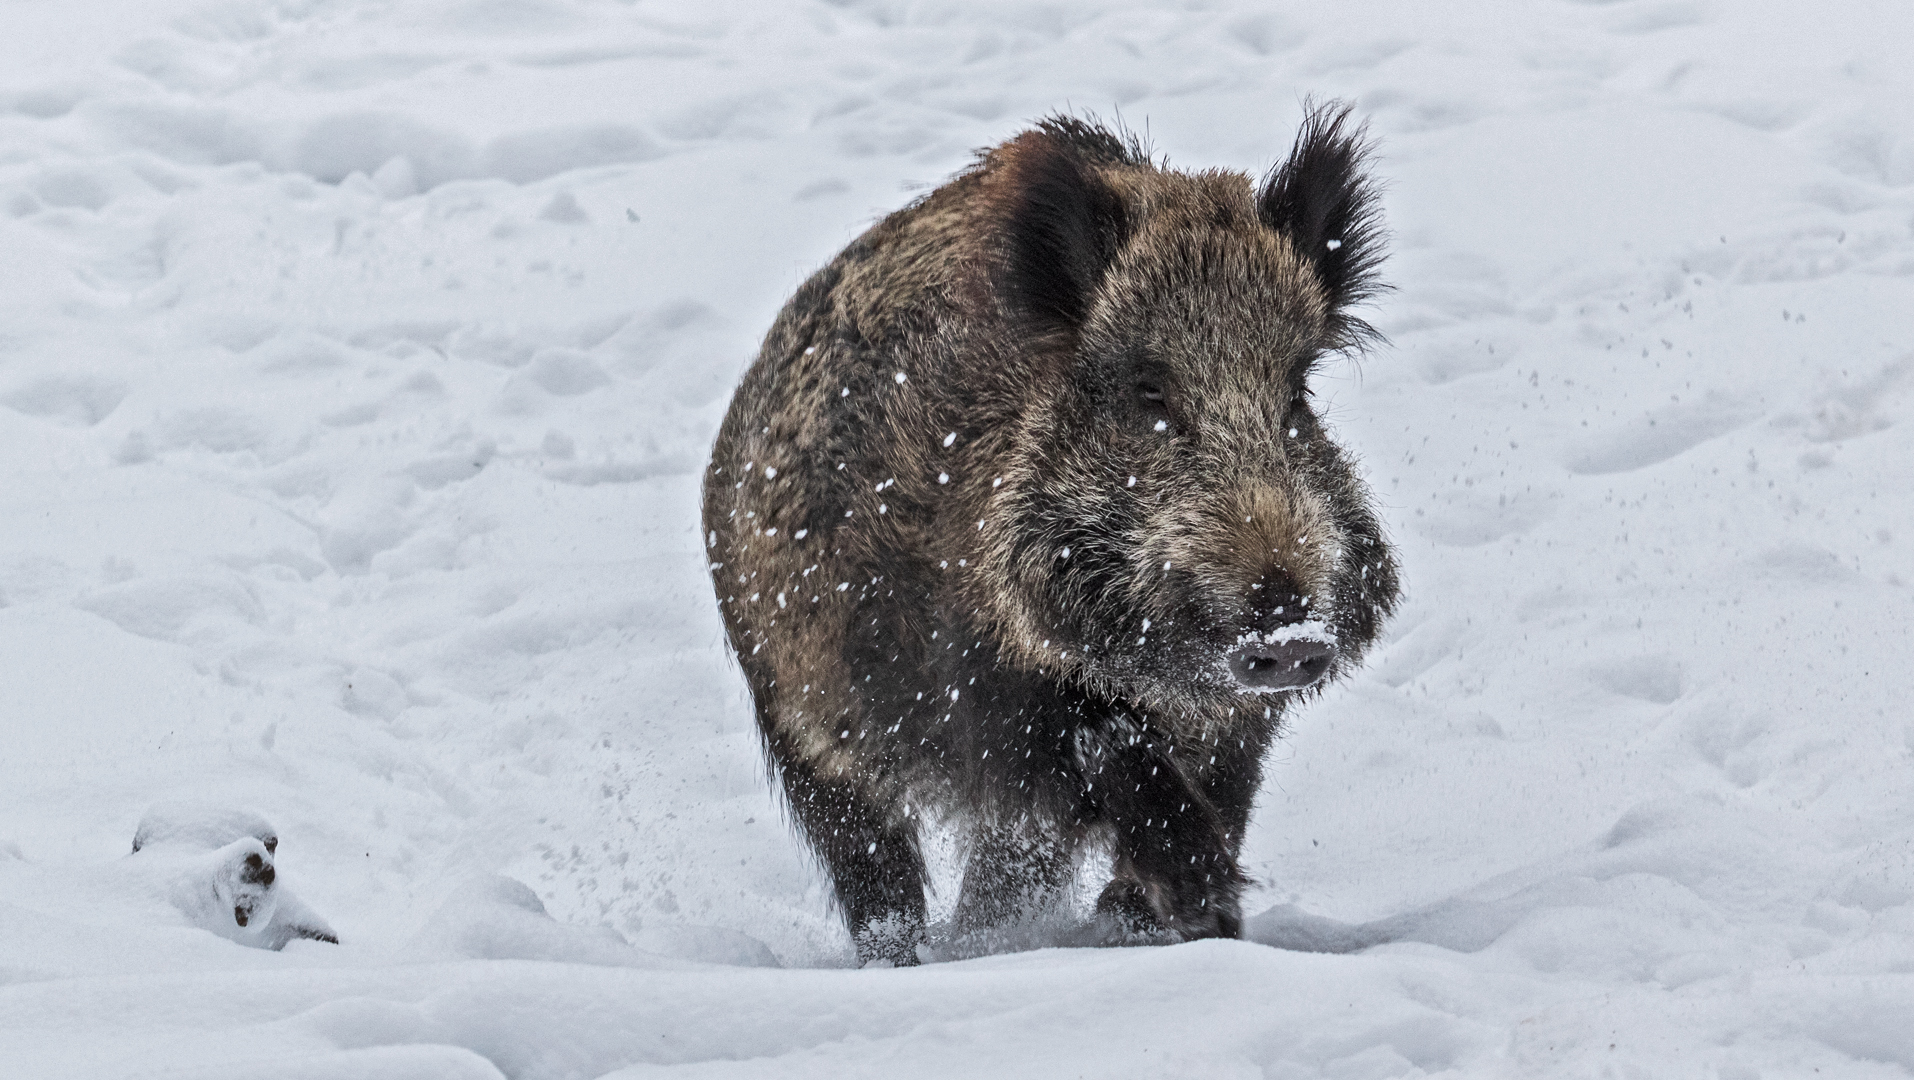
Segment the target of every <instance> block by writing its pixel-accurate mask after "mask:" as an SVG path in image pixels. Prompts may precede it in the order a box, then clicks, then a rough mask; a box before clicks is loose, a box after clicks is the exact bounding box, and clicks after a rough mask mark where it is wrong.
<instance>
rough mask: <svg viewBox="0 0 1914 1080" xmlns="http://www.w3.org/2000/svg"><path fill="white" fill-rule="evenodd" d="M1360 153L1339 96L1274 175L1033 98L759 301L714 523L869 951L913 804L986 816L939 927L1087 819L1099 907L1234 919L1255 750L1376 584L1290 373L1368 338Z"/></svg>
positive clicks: (1163, 923)
mask: <svg viewBox="0 0 1914 1080" xmlns="http://www.w3.org/2000/svg"><path fill="white" fill-rule="evenodd" d="M1363 165H1364V149H1363V146H1362V143H1361V139H1360V132H1358V131H1351V130H1349V128H1348V125H1347V111H1346V110H1342V109H1319V110H1314V111H1312V112H1311V114H1310V116H1309V117H1308V119H1307V120H1306V121H1305V124H1304V128H1303V130H1302V132H1301V133H1300V134H1299V136H1298V138H1297V141H1296V146H1295V148H1294V149H1293V150H1292V152H1291V155H1290V157H1289V159H1288V161H1287V162H1286V163H1285V164H1283V165H1282V166H1279V167H1278V168H1277V169H1276V170H1274V171H1272V173H1271V175H1270V176H1269V177H1268V178H1267V179H1266V180H1265V182H1264V183H1263V184H1262V185H1261V186H1260V187H1258V186H1257V185H1254V184H1253V183H1252V181H1251V179H1250V178H1249V177H1247V176H1245V175H1243V174H1241V173H1232V172H1221V171H1212V172H1199V173H1182V172H1171V171H1167V170H1164V169H1160V168H1158V167H1156V166H1155V165H1153V164H1152V163H1151V162H1150V161H1149V159H1148V157H1147V156H1146V155H1145V154H1144V152H1143V151H1142V150H1141V148H1140V147H1139V146H1138V145H1137V144H1136V143H1135V142H1134V140H1128V139H1125V138H1123V137H1120V136H1119V135H1117V134H1114V133H1112V132H1109V131H1107V130H1105V129H1103V128H1100V127H1097V126H1095V125H1092V124H1088V123H1084V122H1082V121H1078V120H1074V119H1069V118H1053V119H1050V120H1046V121H1044V122H1043V123H1042V124H1040V125H1038V126H1037V127H1036V128H1035V129H1033V130H1030V131H1027V132H1024V133H1023V134H1021V135H1019V136H1017V137H1016V138H1015V139H1012V140H1011V141H1009V142H1007V143H1004V144H1003V145H1001V146H998V147H996V148H994V149H992V150H989V151H987V152H985V153H983V154H982V155H980V157H979V159H978V161H977V163H976V164H975V165H974V166H973V167H971V168H970V169H968V170H967V171H965V172H964V173H962V174H960V175H959V176H958V177H956V178H955V179H954V180H952V181H951V182H950V183H948V184H946V185H945V186H943V187H941V188H939V189H937V190H936V191H934V192H932V193H931V194H930V195H928V196H926V197H925V198H924V199H922V200H920V201H919V202H917V203H915V204H913V205H911V206H909V207H907V208H905V209H903V210H900V211H898V212H897V213H895V214H892V215H890V216H889V217H887V218H885V219H884V220H883V221H881V222H879V223H878V224H877V225H875V226H874V227H872V228H871V229H870V230H869V231H868V232H866V233H865V234H864V235H863V236H861V237H859V238H858V239H857V240H856V241H855V242H853V243H852V244H851V245H850V246H849V247H848V248H846V249H845V250H844V252H843V253H841V254H840V255H839V256H838V257H837V258H836V259H835V260H833V261H832V262H831V264H830V265H828V266H826V267H825V268H824V269H823V270H820V271H819V272H818V273H817V274H816V275H814V276H813V277H812V278H811V279H810V280H809V281H807V282H805V284H804V285H803V286H802V287H801V288H800V289H799V290H798V292H797V294H796V296H794V297H793V298H792V300H791V302H790V303H789V304H788V305H787V306H786V307H785V309H784V311H783V312H782V313H781V314H780V315H779V316H778V319H777V322H776V323H775V324H774V325H773V326H772V328H771V331H770V333H769V334H768V335H767V336H766V338H765V342H764V347H763V351H762V353H761V355H760V356H759V359H758V361H757V363H756V364H755V365H754V366H753V367H752V369H751V370H750V372H749V373H748V374H747V375H746V376H745V379H744V382H743V384H742V385H741V386H740V387H739V388H738V391H737V396H736V397H735V399H734V400H733V401H732V404H731V410H730V413H729V414H728V415H727V416H726V418H725V422H724V425H723V428H722V430H721V431H720V433H719V436H718V441H717V446H716V449H715V450H714V451H713V454H712V461H711V468H710V471H709V473H708V474H707V476H706V480H705V501H704V525H705V529H706V534H707V541H708V547H709V550H710V556H711V570H712V577H713V580H714V581H715V583H716V585H717V593H718V600H719V603H720V606H721V609H722V612H723V615H724V620H725V625H726V628H727V630H728V632H729V635H730V641H731V645H732V647H733V648H734V649H735V650H736V652H737V655H738V659H739V662H740V664H741V665H742V666H743V668H744V672H745V676H746V678H747V679H748V681H749V683H750V687H751V693H752V697H753V699H754V701H755V703H756V707H757V714H758V720H759V724H760V730H761V731H762V733H763V736H764V739H765V743H766V746H767V748H768V751H769V754H770V759H771V762H772V766H773V769H774V771H775V773H776V775H777V776H778V777H779V778H780V780H781V781H782V783H783V786H784V790H785V794H786V796H787V797H788V798H789V800H790V802H791V807H792V810H793V814H794V817H795V819H796V821H797V823H798V825H799V827H800V829H801V830H802V831H803V833H804V834H805V836H806V838H807V839H808V840H809V842H810V844H811V845H812V847H813V849H814V850H815V851H816V852H817V854H818V855H819V857H820V858H821V859H822V861H823V862H824V864H825V866H826V867H827V869H828V870H829V871H830V873H831V875H832V878H833V882H834V884H835V886H836V890H837V896H838V899H839V901H840V902H841V903H842V905H843V907H844V910H845V915H846V918H847V920H848V922H849V924H850V927H851V930H852V933H853V935H854V937H855V938H856V940H857V945H858V952H859V956H860V958H862V959H864V960H866V961H869V960H889V961H892V962H897V963H910V962H914V961H915V959H916V955H917V954H916V945H917V944H918V943H919V942H920V941H921V940H922V936H923V932H924V927H923V924H924V867H923V860H922V857H921V855H920V852H919V848H918V839H917V831H918V822H919V821H920V820H921V819H922V815H923V813H924V812H926V811H935V812H937V813H940V814H941V813H947V812H956V813H958V814H961V815H962V816H963V817H964V818H966V819H967V820H968V821H969V823H970V825H971V827H972V829H973V832H974V839H973V842H972V844H971V849H970V850H971V855H970V860H969V863H968V865H967V868H966V871H965V879H964V885H963V888H962V892H961V895H960V897H959V901H958V908H957V924H958V928H959V929H960V930H964V931H981V930H985V929H988V928H990V927H993V926H998V925H1002V924H1004V923H1006V922H1008V921H1010V920H1013V919H1015V918H1016V917H1018V915H1019V914H1020V913H1021V912H1023V911H1025V910H1027V909H1028V908H1029V907H1030V906H1031V905H1032V904H1033V903H1038V902H1041V901H1042V900H1044V899H1045V898H1046V897H1048V896H1053V895H1055V894H1056V893H1057V892H1058V891H1059V890H1061V889H1062V888H1063V887H1064V886H1065V885H1066V884H1067V883H1068V881H1069V880H1070V877H1071V874H1072V869H1071V866H1072V859H1073V857H1074V855H1075V853H1076V851H1077V850H1078V848H1079V846H1080V845H1081V844H1082V843H1083V842H1084V841H1086V840H1087V839H1091V838H1097V837H1102V838H1107V839H1108V841H1109V842H1110V843H1111V845H1112V848H1113V851H1114V857H1115V866H1116V874H1115V880H1114V881H1112V882H1111V883H1110V885H1109V887H1108V888H1106V889H1105V890H1104V893H1103V897H1102V900H1101V902H1100V904H1099V909H1100V910H1101V911H1102V912H1104V913H1105V916H1106V921H1107V922H1108V923H1109V925H1111V926H1113V927H1115V928H1116V929H1117V930H1119V931H1121V932H1123V933H1125V934H1129V935H1141V936H1144V937H1151V938H1157V939H1181V938H1194V937H1205V936H1218V935H1221V936H1233V935H1235V934H1236V933H1237V932H1238V929H1239V923H1240V915H1239V912H1238V900H1237V897H1238V894H1239V892H1240V889H1241V886H1242V884H1243V882H1244V880H1245V879H1244V877H1243V875H1242V873H1241V871H1240V870H1239V869H1238V867H1237V863H1236V854H1237V851H1238V849H1239V847H1240V845H1241V842H1242V837H1243V830H1244V827H1245V826H1246V824H1247V823H1248V817H1249V810H1250V806H1251V803H1252V801H1253V799H1254V797H1255V793H1256V790H1257V787H1258V784H1259V783H1260V780H1261V770H1262V758H1263V753H1264V750H1265V748H1266V747H1267V745H1268V743H1269V740H1270V739H1271V738H1272V736H1273V735H1274V734H1275V732H1276V730H1277V728H1278V726H1279V724H1280V722H1281V717H1282V714H1283V712H1284V710H1285V709H1286V708H1287V707H1288V706H1289V705H1290V704H1291V703H1293V702H1294V701H1295V700H1297V699H1298V698H1299V697H1302V696H1304V695H1305V694H1307V693H1309V692H1312V691H1313V689H1314V688H1316V687H1320V686H1321V685H1322V684H1323V683H1324V682H1326V681H1328V679H1330V678H1333V677H1335V676H1337V675H1339V674H1342V673H1343V672H1345V671H1347V670H1348V669H1349V668H1350V667H1351V666H1352V665H1354V664H1355V663H1356V662H1357V661H1358V659H1359V658H1360V655H1361V653H1362V651H1363V650H1364V648H1365V647H1366V646H1367V645H1368V643H1369V642H1370V641H1371V640H1373V638H1374V637H1375V634H1376V632H1377V629H1378V626H1379V624H1380V622H1381V620H1382V618H1383V617H1384V616H1385V615H1386V614H1387V613H1388V611H1389V610H1390V608H1391V606H1392V605H1393V603H1394V601H1395V597H1396V576H1395V564H1394V561H1393V558H1392V557H1391V554H1390V552H1389V549H1388V547H1387V545H1386V543H1385V542H1384V540H1383V536H1382V532H1381V529H1380V526H1379V525H1378V523H1377V521H1376V519H1375V516H1374V514H1373V512H1372V510H1371V507H1370V499H1369V496H1368V493H1367V490H1366V489H1365V488H1364V486H1363V484H1362V482H1361V481H1360V479H1359V478H1358V477H1357V475H1356V473H1355V470H1354V468H1353V467H1352V465H1351V463H1350V461H1349V459H1348V457H1347V456H1346V455H1345V454H1344V452H1343V451H1342V450H1341V449H1340V448H1339V447H1338V446H1337V445H1336V444H1335V443H1333V442H1331V441H1330V440H1329V439H1328V437H1327V436H1326V435H1325V433H1324V431H1323V429H1322V428H1321V426H1320V424H1319V422H1318V420H1317V417H1316V416H1315V414H1314V412H1313V411H1312V409H1311V408H1310V404H1309V400H1308V385H1307V377H1308V374H1309V372H1310V370H1311V368H1312V366H1313V365H1314V364H1315V363H1316V362H1317V361H1318V359H1319V357H1321V356H1323V355H1324V354H1326V353H1330V352H1334V351H1336V350H1341V349H1346V348H1349V347H1351V346H1356V345H1360V344H1362V343H1363V341H1364V340H1365V338H1366V337H1368V336H1369V334H1370V331H1369V328H1368V327H1367V326H1366V325H1365V324H1364V323H1362V322H1361V321H1360V320H1359V319H1357V318H1355V317H1354V316H1353V315H1352V314H1350V312H1349V307H1350V305H1351V304H1353V303H1356V302H1358V301H1360V300H1362V299H1364V298H1366V297H1368V296H1369V295H1370V294H1371V293H1372V292H1374V291H1375V289H1376V288H1377V286H1376V285H1375V283H1374V280H1373V272H1374V268H1375V266H1376V263H1377V262H1378V261H1379V259H1380V254H1381V253H1380V239H1379V236H1378V235H1377V228H1376V222H1375V215H1374V210H1373V197H1372V192H1371V188H1370V186H1369V183H1368V181H1367V179H1366V178H1365V176H1364V175H1363V171H1362V169H1363ZM1305 620H1306V621H1305ZM1305 667H1306V668H1307V669H1308V670H1307V672H1306V673H1304V668H1305ZM1278 668H1280V671H1281V673H1280V674H1271V672H1272V671H1276V670H1277V669H1278ZM1244 672H1248V674H1243V673H1244ZM1259 672H1260V674H1258V673H1259ZM1259 679H1260V680H1264V682H1263V683H1258V682H1257V681H1256V680H1259ZM1272 679H1274V680H1277V681H1283V680H1287V681H1288V683H1293V684H1294V685H1287V684H1285V685H1280V686H1272V685H1267V684H1266V683H1267V681H1268V680H1272Z"/></svg>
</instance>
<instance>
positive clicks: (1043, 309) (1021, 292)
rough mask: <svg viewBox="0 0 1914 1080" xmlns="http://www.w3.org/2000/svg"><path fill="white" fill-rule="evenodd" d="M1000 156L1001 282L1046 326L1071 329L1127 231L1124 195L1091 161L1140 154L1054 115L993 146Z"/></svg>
mask: <svg viewBox="0 0 1914 1080" xmlns="http://www.w3.org/2000/svg"><path fill="white" fill-rule="evenodd" d="M997 153H998V154H1000V155H1002V156H1003V159H1004V160H1005V161H1006V165H1007V168H1006V175H1005V177H1004V180H1005V188H1004V189H1003V191H1004V194H1003V196H1002V197H1003V199H1004V203H1003V205H1004V208H1005V218H1004V237H1003V240H1004V247H1003V256H1002V257H1003V279H1002V280H1003V287H1004V291H1005V292H1006V293H1007V294H1008V297H1009V299H1010V300H1011V302H1012V303H1013V304H1014V305H1015V306H1016V307H1018V308H1019V309H1021V310H1022V311H1024V312H1026V313H1027V314H1029V315H1030V316H1031V317H1033V318H1035V319H1036V320H1038V321H1039V322H1040V323H1044V324H1048V325H1047V328H1050V329H1061V330H1073V329H1075V328H1076V327H1078V326H1080V325H1082V323H1083V320H1084V317H1085V316H1086V315H1087V314H1088V313H1089V309H1090V298H1091V296H1092V295H1093V294H1094V293H1095V291H1096V288H1097V284H1098V283H1099V282H1101V281H1102V280H1103V273H1104V271H1105V270H1106V269H1108V268H1109V265H1110V261H1111V260H1112V259H1114V258H1115V257H1116V253H1117V249H1118V248H1119V247H1121V246H1122V243H1123V237H1124V234H1125V232H1126V228H1125V224H1124V211H1123V200H1122V198H1121V197H1120V196H1118V195H1117V193H1116V192H1115V191H1113V190H1111V189H1110V187H1109V186H1108V185H1107V184H1105V183H1104V182H1103V181H1102V180H1101V179H1100V178H1099V177H1098V176H1097V174H1096V170H1095V166H1098V165H1115V164H1121V163H1130V162H1134V161H1135V160H1136V158H1137V157H1138V156H1140V155H1141V154H1142V150H1141V148H1140V147H1139V146H1138V144H1137V142H1136V140H1135V139H1130V140H1128V141H1127V142H1126V141H1125V140H1124V139H1122V138H1121V137H1120V136H1118V135H1116V134H1113V133H1111V132H1110V131H1108V130H1107V129H1105V128H1102V127H1100V126H1097V125H1095V124H1092V123H1086V122H1085V121H1082V120H1078V119H1075V118H1073V117H1063V116H1054V117H1050V118H1049V119H1046V120H1044V121H1043V122H1042V123H1041V124H1039V125H1038V127H1037V128H1036V130H1034V131H1026V132H1024V133H1023V134H1022V135H1019V136H1017V137H1016V138H1015V139H1012V140H1011V141H1010V142H1009V143H1007V144H1005V146H1004V147H1003V148H1002V149H1000V150H999V151H997Z"/></svg>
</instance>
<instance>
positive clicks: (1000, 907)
mask: <svg viewBox="0 0 1914 1080" xmlns="http://www.w3.org/2000/svg"><path fill="white" fill-rule="evenodd" d="M1070 875H1071V853H1070V850H1069V847H1068V846H1067V845H1066V843H1065V842H1064V841H1063V839H1062V838H1060V837H1057V836H1053V835H1050V834H1049V833H1048V832H1046V831H1044V830H1041V829H1038V828H1036V827H1034V826H1024V827H1021V828H1019V827H1017V826H1014V825H990V826H984V827H982V828H980V829H978V831H977V835H976V836H975V837H974V838H973V839H972V841H971V848H970V858H969V859H968V860H966V861H965V863H964V884H963V888H962V889H961V890H959V891H958V894H957V912H956V916H955V918H954V920H953V921H954V922H955V928H956V930H957V932H958V933H960V934H972V933H977V932H980V931H985V930H989V929H991V928H992V927H998V926H1003V925H1006V924H1008V923H1013V922H1015V921H1017V920H1018V919H1019V918H1022V917H1024V916H1026V915H1029V914H1031V913H1032V912H1034V911H1036V910H1038V909H1040V908H1041V907H1042V906H1043V905H1044V904H1046V903H1049V902H1050V901H1052V900H1054V899H1055V898H1056V897H1057V896H1059V895H1061V894H1062V892H1063V890H1064V888H1065V887H1066V886H1068V885H1069V884H1070Z"/></svg>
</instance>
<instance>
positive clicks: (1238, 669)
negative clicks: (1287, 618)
mask: <svg viewBox="0 0 1914 1080" xmlns="http://www.w3.org/2000/svg"><path fill="white" fill-rule="evenodd" d="M1334 642H1335V638H1334V637H1333V635H1331V633H1330V632H1329V628H1328V627H1327V626H1325V625H1323V624H1321V623H1318V622H1315V621H1314V620H1311V621H1309V622H1302V623H1297V624H1295V625H1292V626H1285V627H1283V628H1282V629H1280V630H1277V631H1274V632H1272V633H1269V634H1258V635H1249V636H1245V637H1240V638H1238V639H1237V643H1236V648H1234V649H1231V650H1230V651H1229V653H1228V654H1227V655H1226V656H1225V657H1224V660H1225V663H1226V664H1227V666H1228V667H1229V673H1230V675H1231V676H1232V677H1233V678H1234V679H1235V680H1236V682H1237V684H1238V685H1240V686H1242V687H1243V688H1244V689H1246V690H1255V691H1263V692H1273V691H1280V690H1302V689H1305V688H1307V687H1310V686H1314V685H1315V684H1316V683H1318V682H1320V681H1321V680H1322V677H1323V676H1324V675H1326V674H1328V672H1329V665H1330V663H1331V662H1332V661H1333V660H1335V658H1336V646H1335V644H1334Z"/></svg>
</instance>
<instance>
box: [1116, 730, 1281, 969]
mask: <svg viewBox="0 0 1914 1080" xmlns="http://www.w3.org/2000/svg"><path fill="white" fill-rule="evenodd" d="M1133 738H1134V741H1133V742H1132V741H1131V740H1130V739H1125V738H1123V737H1120V736H1119V737H1118V738H1115V739H1113V740H1111V744H1110V745H1108V746H1107V748H1106V751H1105V754H1104V756H1103V760H1102V762H1101V764H1102V768H1101V769H1100V770H1098V772H1097V774H1096V775H1094V776H1093V777H1092V786H1091V792H1090V794H1091V797H1092V798H1093V799H1094V801H1095V810H1096V814H1097V817H1098V818H1099V819H1101V820H1102V821H1103V822H1104V823H1105V824H1106V825H1108V826H1109V827H1110V828H1111V829H1112V830H1113V833H1114V837H1115V841H1116V845H1115V846H1116V852H1115V854H1116V875H1115V878H1114V880H1112V881H1111V882H1110V884H1109V886H1108V887H1107V888H1105V889H1104V890H1103V894H1102V896H1100V897H1099V898H1098V899H1097V911H1098V913H1099V914H1101V915H1103V916H1105V917H1106V918H1111V919H1114V920H1115V922H1116V923H1117V926H1118V928H1119V930H1120V931H1122V933H1123V934H1124V935H1125V936H1126V937H1144V938H1149V937H1159V936H1161V935H1163V934H1166V933H1167V934H1171V935H1174V936H1175V937H1176V938H1179V939H1181V940H1184V941H1188V940H1191V939H1194V938H1206V937H1236V936H1238V935H1239V934H1240V933H1241V931H1242V914H1241V911H1240V910H1239V894H1240V893H1241V892H1242V887H1243V883H1244V878H1243V875H1242V871H1241V870H1239V869H1238V868H1237V866H1236V859H1235V856H1234V855H1233V854H1232V851H1233V848H1234V847H1235V845H1234V844H1233V843H1231V841H1230V838H1226V837H1225V835H1224V834H1225V833H1227V832H1230V831H1231V830H1230V828H1229V826H1228V825H1227V824H1226V821H1225V816H1224V815H1222V814H1219V813H1218V812H1217V808H1216V806H1215V805H1214V804H1212V803H1211V802H1210V800H1209V799H1208V798H1207V797H1206V796H1205V795H1204V794H1203V793H1202V792H1200V791H1198V790H1197V789H1196V788H1195V787H1194V786H1193V785H1191V784H1190V783H1189V782H1188V781H1187V780H1186V779H1185V778H1184V776H1183V773H1182V770H1181V769H1179V768H1178V767H1177V765H1176V762H1175V759H1174V757H1173V755H1172V754H1171V753H1169V752H1168V749H1167V744H1166V743H1165V742H1164V741H1163V740H1161V738H1160V737H1158V736H1154V735H1150V734H1147V733H1146V734H1142V735H1138V736H1134V737H1133Z"/></svg>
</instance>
